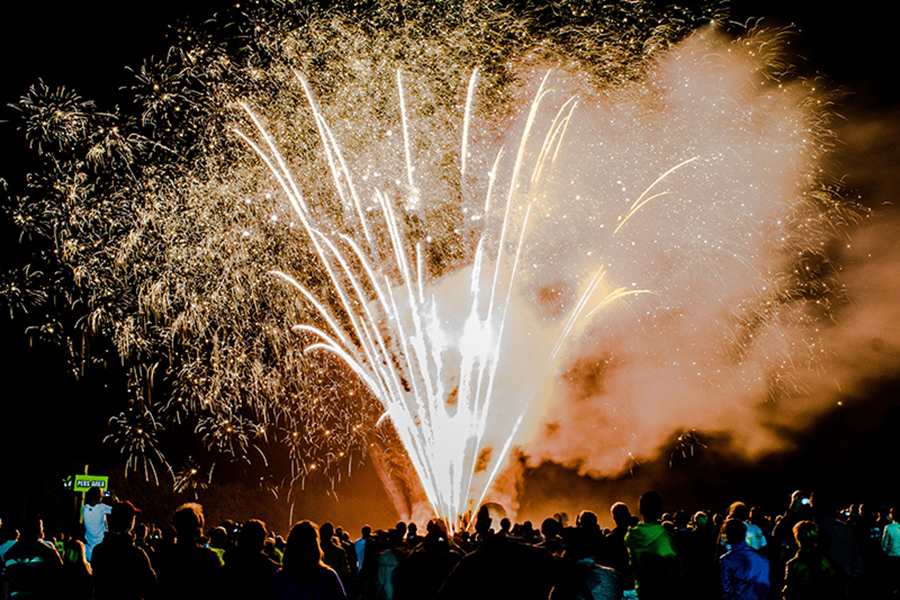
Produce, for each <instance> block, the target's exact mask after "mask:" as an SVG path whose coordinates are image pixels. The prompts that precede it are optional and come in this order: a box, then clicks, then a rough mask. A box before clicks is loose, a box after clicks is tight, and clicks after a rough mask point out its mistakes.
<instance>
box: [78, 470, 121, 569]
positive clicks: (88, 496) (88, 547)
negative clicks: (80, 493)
mask: <svg viewBox="0 0 900 600" xmlns="http://www.w3.org/2000/svg"><path fill="white" fill-rule="evenodd" d="M112 504H113V501H112V499H111V496H105V497H104V495H103V492H102V491H101V490H100V488H98V487H92V488H91V489H89V490H88V491H87V492H85V494H84V506H82V507H81V520H82V522H83V523H84V529H85V532H84V556H85V558H86V559H87V561H88V562H89V563H90V562H91V556H92V555H93V551H94V546H96V545H97V544H99V543H100V542H102V541H103V536H104V535H106V529H107V525H106V517H107V516H109V513H111V512H112Z"/></svg>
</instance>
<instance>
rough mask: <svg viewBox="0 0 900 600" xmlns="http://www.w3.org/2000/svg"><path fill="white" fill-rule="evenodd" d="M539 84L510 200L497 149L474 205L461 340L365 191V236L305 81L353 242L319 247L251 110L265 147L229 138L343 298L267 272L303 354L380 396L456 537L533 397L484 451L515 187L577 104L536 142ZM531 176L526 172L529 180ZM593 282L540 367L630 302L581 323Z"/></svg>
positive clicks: (524, 228)
mask: <svg viewBox="0 0 900 600" xmlns="http://www.w3.org/2000/svg"><path fill="white" fill-rule="evenodd" d="M549 76H550V73H549V72H548V73H547V75H546V76H545V77H544V79H543V81H542V82H541V85H540V87H539V89H538V91H537V93H536V95H535V97H534V100H533V101H532V103H531V106H530V109H529V114H528V118H527V122H526V124H525V129H524V131H523V133H522V134H521V138H520V140H519V144H518V147H517V149H516V156H515V162H514V164H513V169H512V175H511V177H510V178H509V180H508V181H507V182H506V189H505V190H503V189H497V188H496V186H495V182H497V180H498V179H499V177H498V165H499V164H500V160H501V157H502V154H503V153H502V150H501V152H500V153H498V155H497V157H496V160H495V161H494V163H493V168H492V170H491V172H490V174H489V181H490V185H489V186H488V190H487V194H486V197H485V199H484V215H485V216H486V219H485V224H484V229H483V232H482V236H481V238H480V240H479V241H478V244H477V248H476V250H475V255H474V256H475V257H474V261H473V264H472V265H471V270H470V271H469V275H468V278H469V281H468V291H469V297H470V299H471V300H470V304H469V308H468V311H467V313H468V314H467V316H466V317H465V320H464V321H463V323H462V325H461V327H460V328H459V329H458V330H455V329H454V328H453V326H452V325H450V324H448V323H447V322H446V321H445V319H444V318H443V316H442V307H441V305H440V304H441V302H440V299H439V298H438V296H437V295H435V294H434V293H433V292H432V291H430V290H429V286H428V283H427V282H426V273H425V271H426V264H425V260H424V259H423V247H422V243H421V242H417V243H416V244H415V246H414V247H412V244H411V243H410V241H409V240H408V239H407V237H406V235H405V233H404V230H403V224H402V222H401V220H400V218H399V216H398V211H397V209H396V208H395V207H394V206H393V205H392V202H391V201H390V200H389V199H388V198H387V196H386V194H385V193H383V192H382V191H380V190H378V189H376V190H375V191H374V197H373V203H374V205H375V206H377V209H378V211H379V213H380V217H381V223H382V224H383V231H381V232H380V233H381V235H379V232H378V231H373V229H375V227H374V226H373V224H372V223H373V222H374V219H372V218H371V217H370V216H369V214H368V211H366V210H364V209H363V201H362V200H361V198H360V196H359V194H358V191H357V188H356V186H355V185H354V174H353V173H352V172H351V170H350V169H349V167H348V164H347V161H346V160H345V158H344V156H343V153H342V151H341V148H340V145H339V144H338V142H337V140H336V139H335V137H334V135H333V134H332V132H331V129H330V128H329V126H328V123H327V122H326V120H325V118H324V117H323V115H322V114H321V112H320V111H319V110H318V108H317V104H316V101H315V97H314V95H313V93H312V91H311V89H310V87H309V85H308V83H307V82H306V80H305V79H303V77H302V76H301V75H297V77H298V78H299V79H300V81H301V84H302V86H303V89H304V91H305V93H306V97H307V100H308V103H309V107H310V110H311V111H312V113H313V116H314V119H315V122H316V126H317V129H318V132H319V137H320V142H321V144H322V146H323V147H324V148H325V154H326V157H327V160H328V165H329V167H330V169H331V173H332V179H333V181H334V185H335V188H336V191H337V193H338V194H339V196H340V198H341V200H342V202H343V203H344V205H345V206H353V207H354V210H355V212H356V214H357V216H358V219H359V235H358V238H359V239H354V238H353V237H351V236H348V235H345V234H338V235H337V236H329V235H327V234H326V233H324V232H323V231H321V230H320V229H319V228H318V227H317V226H316V224H315V220H314V217H313V215H312V214H311V212H310V209H309V206H308V204H307V202H306V200H305V198H304V195H303V194H302V192H301V191H300V188H299V185H298V184H297V182H296V181H295V180H294V178H293V176H292V174H291V172H290V170H289V168H288V167H287V165H286V162H285V160H284V158H283V157H282V155H281V153H280V152H279V150H278V147H277V145H276V144H275V142H274V140H273V139H272V138H271V136H270V135H269V134H268V133H267V132H266V129H265V127H264V126H263V124H262V123H261V121H260V120H259V118H258V117H257V116H256V115H255V114H254V113H253V112H252V111H251V110H250V109H249V108H247V107H245V110H246V112H247V114H248V115H249V117H250V119H251V120H252V122H253V123H254V125H255V126H256V129H257V132H258V133H259V135H260V136H261V137H262V139H263V144H262V145H260V144H258V143H257V142H255V141H254V140H252V139H251V138H250V137H248V136H246V135H244V134H242V133H240V132H239V135H241V137H243V138H244V139H245V141H246V142H247V143H248V144H249V145H250V146H251V147H252V148H253V150H254V151H255V152H256V153H257V154H258V155H259V156H260V157H261V158H262V160H263V161H264V162H265V163H266V165H267V166H268V168H269V170H270V171H271V172H272V174H273V176H274V177H275V178H276V179H277V181H278V183H279V184H280V186H281V189H282V191H283V192H284V194H285V195H286V197H287V198H288V199H289V201H290V203H291V206H292V207H293V209H294V210H295V212H296V214H297V216H298V217H299V219H300V221H301V223H302V225H303V228H304V230H305V231H306V234H307V235H308V236H309V240H310V241H311V243H312V244H313V246H314V248H315V251H316V254H317V256H318V258H319V260H320V261H321V264H322V266H323V268H324V269H325V271H326V273H327V275H328V279H329V280H330V282H331V285H332V286H333V289H334V291H335V292H336V294H337V297H338V298H339V304H340V309H341V311H342V313H343V315H342V316H343V317H344V319H342V318H341V316H340V315H338V314H335V312H334V311H332V310H331V308H329V306H327V305H326V303H325V302H323V301H322V300H321V299H319V298H318V297H317V296H316V294H315V293H314V292H313V291H311V290H310V289H309V288H308V287H306V286H304V285H302V284H300V283H299V282H298V281H297V280H296V279H295V278H293V277H291V276H290V275H288V274H287V273H284V272H277V275H278V276H279V277H281V278H283V279H284V280H286V281H287V282H289V283H290V284H291V285H293V286H294V287H295V288H296V289H297V291H298V292H299V293H300V294H301V295H302V296H303V297H304V298H305V299H306V300H307V301H308V302H309V303H310V304H312V305H313V306H314V307H315V309H316V311H317V312H318V314H319V315H320V316H321V318H322V319H323V320H324V322H325V324H326V325H327V327H325V328H321V327H316V326H313V325H309V324H302V325H298V326H296V327H295V330H296V331H297V332H298V333H308V334H311V335H312V336H314V337H315V338H317V339H318V341H317V342H316V343H313V344H311V345H309V346H308V347H307V351H316V350H321V351H325V352H330V353H332V354H334V355H336V356H337V357H339V358H340V359H341V360H342V361H343V362H344V363H346V364H347V366H348V367H350V369H351V370H352V371H353V373H355V374H356V376H357V377H359V378H360V379H361V380H362V381H363V382H364V383H365V384H366V386H367V387H368V388H369V389H370V390H371V392H372V393H373V394H374V395H375V396H376V397H377V398H378V400H379V401H380V402H381V404H382V406H383V407H384V415H383V416H382V420H384V419H389V420H390V421H391V423H392V424H393V426H394V427H395V429H396V431H397V434H398V435H399V437H400V439H401V441H402V443H403V445H404V447H405V449H406V450H407V452H408V454H409V458H410V460H411V461H412V464H413V466H414V468H415V470H416V473H417V475H418V476H419V478H420V481H421V483H422V486H423V488H424V491H425V493H426V495H427V498H428V501H429V503H430V504H431V507H432V508H433V510H434V511H435V513H436V514H437V515H438V516H440V517H441V518H442V519H443V520H445V521H446V522H447V523H448V524H449V525H451V527H456V526H458V524H459V518H460V517H461V516H462V515H464V514H465V513H466V512H467V511H472V510H473V509H474V508H477V507H478V505H479V504H480V503H481V502H482V501H483V500H484V497H485V495H486V493H487V492H488V490H489V489H490V486H491V483H492V482H493V480H494V478H495V477H496V475H497V473H498V471H499V470H500V468H501V467H502V466H503V464H504V460H505V457H506V456H507V454H508V452H509V450H510V447H511V445H512V444H513V441H514V439H515V435H516V432H517V431H518V429H519V427H520V426H521V424H522V421H523V419H524V418H525V415H526V413H527V411H528V407H529V404H530V401H529V400H526V401H524V402H522V405H521V406H520V407H519V408H518V410H517V414H516V415H515V417H514V418H513V419H511V420H509V421H508V425H507V427H506V430H505V431H503V432H502V434H501V439H502V440H503V444H502V448H500V451H499V452H493V451H491V449H490V448H486V447H485V435H486V431H487V429H488V427H489V426H491V425H492V424H491V423H490V415H491V413H492V408H493V407H492V403H493V401H494V399H495V398H494V394H495V382H496V379H497V372H498V368H499V366H500V364H501V358H502V352H501V346H502V344H503V341H504V334H505V332H506V329H507V327H508V326H509V322H508V321H509V312H510V308H511V297H512V295H513V294H514V290H515V286H516V276H517V273H518V269H519V264H520V258H521V254H522V249H523V246H524V245H525V243H526V238H527V234H528V222H529V219H530V211H531V207H530V204H529V202H528V200H527V192H528V190H529V187H528V186H527V185H520V183H521V182H523V180H524V181H525V182H526V183H527V182H536V181H539V179H540V176H541V172H542V171H543V170H544V169H546V168H547V167H548V166H551V165H552V164H553V162H554V161H555V160H556V159H557V157H558V156H559V153H560V147H561V146H562V144H563V140H564V136H565V130H566V127H567V126H568V124H569V121H570V119H571V118H572V114H573V112H574V110H575V107H576V105H577V101H575V99H574V98H570V99H569V100H568V101H566V102H564V103H563V104H562V106H561V108H559V110H558V111H557V113H556V115H555V117H554V118H553V119H552V121H551V122H550V124H549V127H547V130H546V132H544V134H543V138H538V136H539V134H538V133H536V132H535V131H534V125H535V118H536V116H537V114H538V112H539V111H540V108H541V101H542V99H543V98H544V97H545V96H546V95H547V94H549V93H550V90H549V89H548V88H547V79H548V77H549ZM477 80H478V72H477V70H476V71H475V72H473V74H472V76H471V79H470V81H469V86H468V93H467V99H466V105H465V107H466V108H465V113H464V124H463V132H464V133H463V136H462V141H461V152H460V156H461V157H462V159H461V161H460V165H461V166H460V175H461V178H460V180H461V181H462V180H464V178H465V171H466V161H465V159H464V157H465V156H466V154H467V144H468V139H467V137H468V131H469V127H470V120H471V106H472V98H473V95H474V93H475V90H476V86H477ZM397 90H398V96H399V112H400V118H401V125H402V131H403V146H404V161H405V165H406V175H407V178H408V189H409V194H411V195H412V196H414V197H413V198H407V199H406V201H407V202H414V203H418V202H419V201H421V199H419V198H418V197H417V196H418V194H419V189H418V187H417V185H416V180H415V165H414V164H413V160H412V158H411V154H410V143H409V133H408V128H409V123H408V118H407V110H406V97H405V94H404V91H403V75H402V72H400V71H398V72H397ZM535 138H537V141H538V142H539V151H538V152H537V155H536V156H534V157H532V156H531V154H530V153H529V150H530V149H531V146H530V144H531V143H532V140H533V139H535ZM528 169H530V170H531V172H530V173H527V172H526V171H528ZM523 198H526V199H524V200H523ZM498 202H499V204H498ZM522 208H524V217H523V218H522V219H521V223H516V220H515V219H514V218H513V212H514V211H518V210H520V209H522ZM381 240H384V244H383V246H381V245H379V241H381ZM601 280H602V271H601V272H598V273H597V275H596V276H595V278H594V280H593V281H592V282H591V284H590V285H589V286H588V288H587V290H586V292H585V293H584V294H583V296H582V298H581V299H580V300H579V302H578V303H577V305H576V306H575V307H574V309H573V310H572V311H571V315H570V316H569V318H568V320H567V322H566V325H565V327H564V328H563V330H562V332H561V334H560V337H559V340H558V342H557V344H556V346H555V347H553V349H552V351H550V352H547V357H546V360H547V365H548V368H549V365H550V364H552V362H553V360H554V359H555V358H556V357H557V355H558V353H559V350H560V348H561V347H562V345H563V344H564V342H565V340H566V338H567V336H568V335H569V334H570V333H571V331H572V329H573V326H574V324H575V322H576V321H578V319H579V318H588V317H590V315H591V314H593V313H594V312H596V310H597V309H599V308H600V307H601V306H603V305H605V304H607V303H609V302H610V301H612V300H614V299H616V298H619V297H622V296H623V295H625V294H627V293H634V292H624V290H621V289H619V290H615V291H614V292H612V293H611V294H609V295H608V296H607V297H606V298H604V299H603V300H601V301H600V302H599V303H598V304H597V305H596V306H595V307H594V308H593V309H592V310H591V311H589V312H588V314H587V315H586V316H585V315H583V311H584V309H585V307H586V306H587V305H588V304H589V303H590V302H591V299H592V298H593V297H594V295H595V292H596V291H597V287H598V284H599V283H600V281H601ZM486 450H488V453H487V454H488V455H489V456H490V458H489V459H488V461H487V462H486V464H483V465H479V458H480V457H481V456H483V453H484V452H485V451H486ZM480 470H486V472H487V476H486V477H484V478H481V481H480V483H479V484H477V485H476V484H475V483H474V476H475V474H476V471H480Z"/></svg>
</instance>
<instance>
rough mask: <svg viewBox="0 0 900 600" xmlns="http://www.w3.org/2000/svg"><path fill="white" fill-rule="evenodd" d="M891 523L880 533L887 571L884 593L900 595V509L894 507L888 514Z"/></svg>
mask: <svg viewBox="0 0 900 600" xmlns="http://www.w3.org/2000/svg"><path fill="white" fill-rule="evenodd" d="M890 517H891V522H890V523H888V524H887V525H885V527H884V530H883V531H882V532H881V550H882V551H883V552H884V556H885V562H886V563H887V569H886V570H885V574H886V577H885V581H884V585H885V591H887V592H888V593H891V594H894V595H895V596H898V595H900V522H898V520H900V508H897V507H896V506H895V507H893V508H892V509H891V512H890Z"/></svg>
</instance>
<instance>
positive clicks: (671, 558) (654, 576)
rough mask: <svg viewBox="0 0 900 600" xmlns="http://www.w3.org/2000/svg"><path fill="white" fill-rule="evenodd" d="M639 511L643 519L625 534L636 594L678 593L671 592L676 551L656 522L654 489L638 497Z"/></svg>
mask: <svg viewBox="0 0 900 600" xmlns="http://www.w3.org/2000/svg"><path fill="white" fill-rule="evenodd" d="M640 511H641V516H642V517H643V519H644V520H643V522H642V523H638V524H637V525H634V526H633V527H631V528H630V529H629V530H628V533H626V534H625V546H626V547H627V548H628V562H629V565H630V566H631V573H632V575H633V576H634V585H635V590H636V591H637V595H638V597H639V598H640V599H641V600H655V599H656V598H665V599H667V600H670V599H671V598H673V597H678V594H677V593H674V592H675V590H676V589H677V585H676V584H677V583H678V581H679V579H680V577H679V574H680V568H679V565H678V555H677V554H676V553H675V548H674V547H673V546H672V538H671V537H670V536H669V533H668V532H667V531H666V530H665V528H664V527H663V526H662V525H661V524H660V523H659V522H658V521H659V517H660V516H661V515H662V497H661V496H660V495H659V494H657V493H656V492H646V493H645V494H644V495H643V496H641V499H640Z"/></svg>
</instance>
